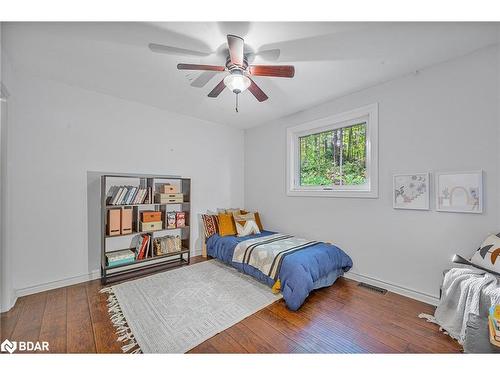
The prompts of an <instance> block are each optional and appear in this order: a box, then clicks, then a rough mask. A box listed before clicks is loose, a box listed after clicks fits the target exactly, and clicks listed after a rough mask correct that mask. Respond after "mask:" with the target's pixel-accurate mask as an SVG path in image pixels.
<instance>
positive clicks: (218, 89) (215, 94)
mask: <svg viewBox="0 0 500 375" xmlns="http://www.w3.org/2000/svg"><path fill="white" fill-rule="evenodd" d="M225 88H226V85H225V84H224V80H222V81H220V82H219V84H218V85H217V86H215V87H214V89H213V90H212V91H210V92H209V93H208V96H209V97H210V98H216V97H218V96H219V94H220V93H221V92H222V91H223V90H224V89H225Z"/></svg>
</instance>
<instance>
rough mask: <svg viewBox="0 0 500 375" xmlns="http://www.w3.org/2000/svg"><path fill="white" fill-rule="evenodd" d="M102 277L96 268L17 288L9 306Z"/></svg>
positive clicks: (195, 252)
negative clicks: (81, 273)
mask: <svg viewBox="0 0 500 375" xmlns="http://www.w3.org/2000/svg"><path fill="white" fill-rule="evenodd" d="M191 255H192V256H197V255H201V250H194V251H193V252H192V253H191ZM100 277H101V272H100V271H97V270H96V271H93V272H90V273H88V274H85V275H80V276H73V277H68V278H66V279H62V280H57V281H51V282H48V283H44V284H40V285H34V286H30V287H27V288H21V289H16V290H15V291H14V292H15V296H14V303H13V304H12V306H10V307H9V310H10V309H11V308H12V307H13V306H14V304H15V301H16V300H17V298H18V297H22V296H27V295H30V294H35V293H40V292H45V291H47V290H52V289H57V288H63V287H65V286H69V285H74V284H79V283H84V282H86V281H91V280H96V279H99V278H100ZM6 307H7V306H6ZM6 311H8V310H6ZM2 312H4V311H3V310H2Z"/></svg>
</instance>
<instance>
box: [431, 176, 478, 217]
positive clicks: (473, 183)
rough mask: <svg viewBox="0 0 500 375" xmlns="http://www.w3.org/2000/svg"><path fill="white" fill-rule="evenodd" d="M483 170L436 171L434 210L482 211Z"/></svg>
mask: <svg viewBox="0 0 500 375" xmlns="http://www.w3.org/2000/svg"><path fill="white" fill-rule="evenodd" d="M483 199H484V198H483V171H482V170H479V171H471V172H439V173H436V211H448V212H468V213H476V214H480V213H482V212H483Z"/></svg>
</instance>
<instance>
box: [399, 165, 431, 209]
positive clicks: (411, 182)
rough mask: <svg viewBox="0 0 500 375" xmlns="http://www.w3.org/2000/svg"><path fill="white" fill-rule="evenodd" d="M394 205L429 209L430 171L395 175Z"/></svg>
mask: <svg viewBox="0 0 500 375" xmlns="http://www.w3.org/2000/svg"><path fill="white" fill-rule="evenodd" d="M392 203H393V207H394V208H399V209H407V210H428V209H429V173H407V174H395V175H393V201H392Z"/></svg>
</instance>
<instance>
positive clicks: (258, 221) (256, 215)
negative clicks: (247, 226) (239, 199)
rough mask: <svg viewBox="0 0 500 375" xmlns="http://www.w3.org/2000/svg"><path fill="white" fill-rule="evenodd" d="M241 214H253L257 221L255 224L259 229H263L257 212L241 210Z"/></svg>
mask: <svg viewBox="0 0 500 375" xmlns="http://www.w3.org/2000/svg"><path fill="white" fill-rule="evenodd" d="M241 214H242V215H246V214H253V215H254V220H255V222H256V223H257V226H258V227H259V230H261V231H262V230H264V227H263V226H262V222H261V221H260V216H259V213H258V212H249V211H245V210H241Z"/></svg>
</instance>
